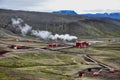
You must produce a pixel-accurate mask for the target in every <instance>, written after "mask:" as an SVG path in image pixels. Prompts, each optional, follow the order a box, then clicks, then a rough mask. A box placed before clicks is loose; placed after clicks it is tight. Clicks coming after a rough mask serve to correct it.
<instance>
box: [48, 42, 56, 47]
mask: <svg viewBox="0 0 120 80" xmlns="http://www.w3.org/2000/svg"><path fill="white" fill-rule="evenodd" d="M56 46H57V44H55V43H50V44H49V47H56Z"/></svg>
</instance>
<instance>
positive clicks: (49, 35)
mask: <svg viewBox="0 0 120 80" xmlns="http://www.w3.org/2000/svg"><path fill="white" fill-rule="evenodd" d="M32 35H35V36H37V37H40V38H42V39H52V40H56V39H61V40H68V41H71V40H73V39H77V37H76V36H71V35H69V34H64V35H63V34H62V35H59V34H55V35H52V33H51V32H49V31H40V30H38V31H37V30H32Z"/></svg>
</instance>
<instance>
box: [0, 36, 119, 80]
mask: <svg viewBox="0 0 120 80" xmlns="http://www.w3.org/2000/svg"><path fill="white" fill-rule="evenodd" d="M11 45H19V46H27V47H29V48H28V49H11V48H9V46H11ZM61 48H62V49H61ZM85 55H90V56H91V57H92V58H93V59H94V60H97V61H100V62H102V63H104V64H107V65H108V66H110V67H112V68H114V69H116V70H117V72H115V73H109V72H108V71H107V70H103V71H102V72H101V73H100V75H99V76H93V73H94V71H96V70H94V69H93V71H90V72H89V71H87V69H88V68H95V67H97V68H99V67H101V66H100V65H98V64H94V63H91V62H88V61H86V60H85V59H84V56H85ZM80 71H84V72H85V73H84V75H82V77H80V76H79V74H78V73H79V72H80ZM119 75H120V42H107V41H106V42H104V43H96V44H92V45H90V46H89V47H88V48H76V47H72V48H71V47H67V48H63V47H59V48H58V47H57V48H49V47H48V43H46V42H44V41H32V39H31V40H29V41H28V40H27V41H17V40H16V39H14V38H11V37H3V38H0V80H119V79H120V77H119Z"/></svg>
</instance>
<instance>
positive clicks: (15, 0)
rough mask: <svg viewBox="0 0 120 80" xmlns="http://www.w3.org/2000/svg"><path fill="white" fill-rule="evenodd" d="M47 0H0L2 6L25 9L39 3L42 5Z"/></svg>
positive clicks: (0, 6)
mask: <svg viewBox="0 0 120 80" xmlns="http://www.w3.org/2000/svg"><path fill="white" fill-rule="evenodd" d="M45 1H47V0H0V8H7V9H25V8H26V7H31V6H35V5H37V4H38V3H39V5H42V3H43V2H45Z"/></svg>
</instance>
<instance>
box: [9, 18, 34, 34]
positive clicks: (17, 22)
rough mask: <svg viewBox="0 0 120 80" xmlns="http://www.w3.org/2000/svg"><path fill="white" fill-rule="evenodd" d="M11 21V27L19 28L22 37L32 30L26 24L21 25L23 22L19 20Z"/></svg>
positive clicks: (13, 19)
mask: <svg viewBox="0 0 120 80" xmlns="http://www.w3.org/2000/svg"><path fill="white" fill-rule="evenodd" d="M11 21H12V25H13V26H14V27H16V28H19V29H20V31H21V33H22V35H24V36H25V35H26V34H27V33H28V31H30V30H31V29H32V27H31V26H29V25H28V24H24V23H23V22H24V21H23V20H22V19H21V18H17V19H15V18H12V19H11Z"/></svg>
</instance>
